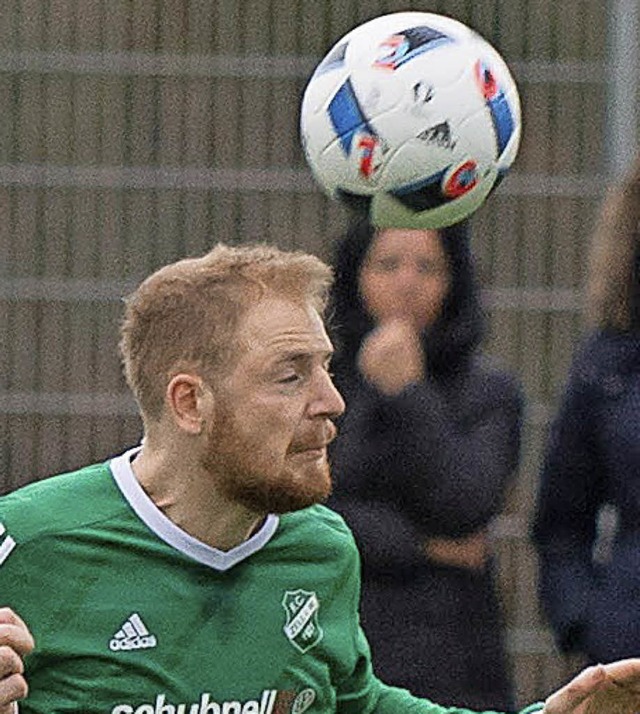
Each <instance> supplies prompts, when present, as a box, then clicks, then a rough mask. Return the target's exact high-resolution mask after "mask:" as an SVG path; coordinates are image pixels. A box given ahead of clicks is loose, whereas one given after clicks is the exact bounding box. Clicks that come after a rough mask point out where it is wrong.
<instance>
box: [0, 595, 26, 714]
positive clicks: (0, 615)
mask: <svg viewBox="0 0 640 714" xmlns="http://www.w3.org/2000/svg"><path fill="white" fill-rule="evenodd" d="M33 648H34V641H33V637H32V636H31V633H30V632H29V629H28V628H27V626H26V625H25V623H24V622H23V621H22V620H21V619H20V618H19V617H18V615H16V613H15V612H13V610H10V609H9V608H8V607H0V714H14V713H15V712H16V711H17V708H16V702H17V701H18V700H19V699H24V697H26V696H27V682H26V681H25V678H24V677H23V675H22V673H23V672H24V666H23V663H22V657H23V656H24V655H26V654H28V653H29V652H31V650H32V649H33Z"/></svg>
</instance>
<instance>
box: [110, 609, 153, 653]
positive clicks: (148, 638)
mask: <svg viewBox="0 0 640 714" xmlns="http://www.w3.org/2000/svg"><path fill="white" fill-rule="evenodd" d="M157 644H158V640H157V639H156V637H155V635H151V634H149V630H147V628H146V627H145V625H144V622H142V619H141V618H140V615H138V613H137V612H134V613H133V615H129V617H128V618H127V619H126V620H125V622H124V623H123V625H122V627H121V628H120V629H119V630H118V631H117V632H116V634H115V635H114V636H113V637H112V638H111V639H110V640H109V649H110V650H112V651H113V652H118V651H120V650H143V649H149V648H150V647H155V646H156V645H157Z"/></svg>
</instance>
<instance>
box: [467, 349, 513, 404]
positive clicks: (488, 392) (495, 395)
mask: <svg viewBox="0 0 640 714" xmlns="http://www.w3.org/2000/svg"><path fill="white" fill-rule="evenodd" d="M467 379H468V389H469V391H470V392H474V393H475V394H476V395H477V398H480V399H482V400H483V401H485V402H488V403H494V404H495V403H504V402H509V403H513V404H521V402H522V401H523V399H524V391H523V387H522V384H521V382H520V379H519V378H518V377H517V376H516V375H515V374H514V373H513V372H511V371H510V370H509V369H507V368H506V366H505V365H504V364H502V362H501V361H499V360H498V359H497V358H495V357H490V356H487V355H478V356H476V357H475V358H474V359H473V360H472V362H471V364H470V367H469V372H468V375H467Z"/></svg>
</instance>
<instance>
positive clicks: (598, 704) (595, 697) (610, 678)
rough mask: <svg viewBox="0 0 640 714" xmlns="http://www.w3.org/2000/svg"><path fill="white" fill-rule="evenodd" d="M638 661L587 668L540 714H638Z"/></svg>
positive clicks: (552, 696) (639, 687)
mask: <svg viewBox="0 0 640 714" xmlns="http://www.w3.org/2000/svg"><path fill="white" fill-rule="evenodd" d="M637 712H640V658H638V659H626V660H620V661H618V662H613V663H611V664H606V665H602V664H599V665H596V666H594V667H588V668H587V669H585V670H584V671H583V672H581V673H580V674H579V675H578V676H577V677H575V679H573V680H571V682H569V684H567V685H565V686H564V687H562V689H559V690H558V691H557V692H555V694H552V695H551V696H550V697H549V698H548V699H547V701H546V702H545V706H544V709H543V714H637Z"/></svg>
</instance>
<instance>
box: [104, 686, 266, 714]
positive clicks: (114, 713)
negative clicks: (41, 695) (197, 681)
mask: <svg viewBox="0 0 640 714" xmlns="http://www.w3.org/2000/svg"><path fill="white" fill-rule="evenodd" d="M277 696H278V690H277V689H264V690H263V691H262V696H261V697H260V699H248V700H247V701H245V702H240V701H238V700H228V701H223V702H216V701H214V700H213V699H211V695H210V694H209V693H208V692H204V693H203V694H202V695H201V696H200V701H198V702H193V704H169V703H167V699H166V696H165V695H164V694H158V695H157V696H156V699H155V702H154V703H153V704H140V706H138V707H135V708H134V707H133V706H131V705H130V704H117V705H116V706H115V707H114V708H113V709H112V710H111V714H273V708H274V705H275V703H276V698H277Z"/></svg>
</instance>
